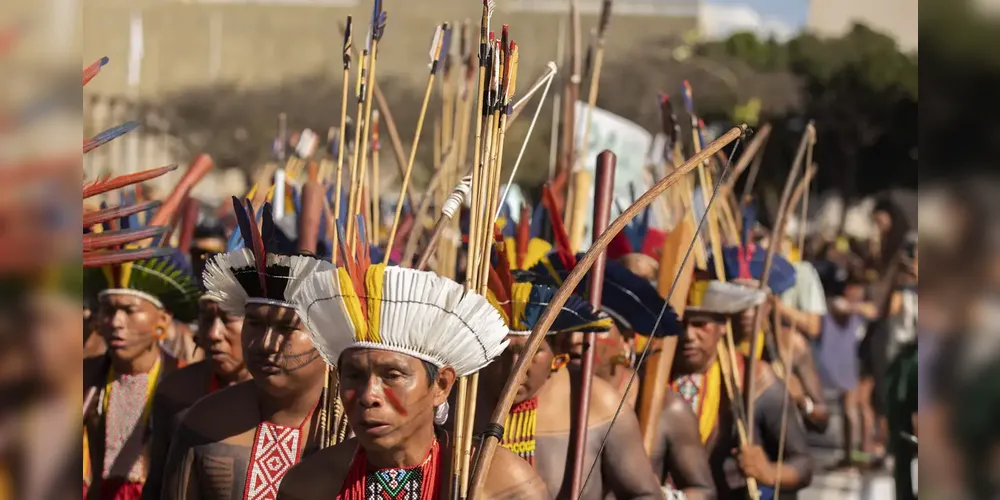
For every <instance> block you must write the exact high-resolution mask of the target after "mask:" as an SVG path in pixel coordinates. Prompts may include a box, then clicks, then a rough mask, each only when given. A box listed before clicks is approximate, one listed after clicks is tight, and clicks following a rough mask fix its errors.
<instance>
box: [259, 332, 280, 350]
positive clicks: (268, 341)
mask: <svg viewBox="0 0 1000 500" xmlns="http://www.w3.org/2000/svg"><path fill="white" fill-rule="evenodd" d="M265 328H266V329H265V330H264V335H262V336H261V339H260V341H261V346H260V347H261V349H260V350H261V351H262V352H264V353H267V354H277V353H278V352H280V351H281V334H279V333H278V332H276V331H275V330H274V328H271V327H270V326H267V327H265Z"/></svg>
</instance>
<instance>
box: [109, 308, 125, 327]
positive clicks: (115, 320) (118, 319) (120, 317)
mask: <svg viewBox="0 0 1000 500" xmlns="http://www.w3.org/2000/svg"><path fill="white" fill-rule="evenodd" d="M127 322H128V314H127V313H126V312H125V310H124V309H116V310H115V312H114V313H113V314H112V315H111V326H112V327H114V328H115V329H116V330H121V329H124V328H125V324H126V323H127Z"/></svg>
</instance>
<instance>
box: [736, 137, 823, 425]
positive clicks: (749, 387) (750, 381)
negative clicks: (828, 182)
mask: <svg viewBox="0 0 1000 500" xmlns="http://www.w3.org/2000/svg"><path fill="white" fill-rule="evenodd" d="M815 140H816V128H815V125H813V122H812V121H810V122H809V124H807V125H806V130H805V133H803V134H802V140H801V141H799V150H798V152H797V153H796V154H795V162H794V163H793V164H792V168H791V170H790V171H789V172H788V177H787V178H786V179H785V187H784V190H783V191H782V193H781V202H780V203H779V204H778V216H777V220H776V221H775V224H774V230H773V231H772V233H771V244H770V245H769V246H768V247H767V254H765V257H764V270H763V273H762V274H761V277H760V280H759V283H760V287H759V289H760V290H765V289H766V287H767V282H768V278H770V274H771V265H772V264H773V263H774V252H775V251H777V249H778V246H780V244H781V241H780V240H776V239H775V238H780V235H781V234H784V227H785V219H786V215H787V212H788V206H789V205H788V202H789V200H790V199H791V196H792V189H793V188H794V187H795V180H796V177H798V173H799V170H801V168H802V163H803V160H805V154H806V147H807V146H808V145H809V143H810V142H812V141H815ZM745 243H748V242H745ZM760 311H761V308H760V307H757V308H755V309H754V315H753V330H751V332H750V334H749V335H750V336H751V337H750V338H751V340H750V359H749V361H747V365H746V373H745V375H744V378H745V380H746V391H745V392H744V396H745V397H746V402H745V407H746V409H747V433H748V434H747V441H748V443H747V444H750V445H752V444H753V431H754V412H753V410H754V397H753V394H754V386H755V385H756V384H755V382H756V381H755V380H754V379H755V377H754V376H753V374H754V373H756V371H755V370H756V368H757V357H756V356H754V353H756V352H757V349H758V347H759V346H760V337H759V336H758V335H757V332H758V331H760V327H761V322H762V321H763V315H762V314H760Z"/></svg>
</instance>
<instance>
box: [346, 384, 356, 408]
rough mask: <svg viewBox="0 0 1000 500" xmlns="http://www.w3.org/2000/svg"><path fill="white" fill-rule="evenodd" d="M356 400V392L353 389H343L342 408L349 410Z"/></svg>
mask: <svg viewBox="0 0 1000 500" xmlns="http://www.w3.org/2000/svg"><path fill="white" fill-rule="evenodd" d="M357 401H358V393H357V391H355V390H354V389H348V390H346V391H344V409H346V410H347V411H350V410H351V409H352V408H354V404H355V403H357Z"/></svg>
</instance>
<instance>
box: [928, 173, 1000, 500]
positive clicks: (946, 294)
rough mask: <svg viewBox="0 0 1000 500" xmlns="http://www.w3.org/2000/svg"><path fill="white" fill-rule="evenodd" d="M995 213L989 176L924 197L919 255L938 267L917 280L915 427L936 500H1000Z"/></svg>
mask: <svg viewBox="0 0 1000 500" xmlns="http://www.w3.org/2000/svg"><path fill="white" fill-rule="evenodd" d="M997 213H1000V182H998V180H997V179H996V178H993V177H986V176H970V177H968V178H965V179H962V180H960V181H957V182H955V183H953V184H947V185H938V186H935V187H931V188H929V189H926V190H924V191H922V192H921V194H920V214H919V218H920V221H921V224H920V253H922V254H923V255H924V256H925V257H927V258H928V260H929V262H933V263H934V265H933V266H931V267H929V268H927V269H926V270H925V272H924V274H923V275H922V276H921V294H920V309H921V314H920V315H919V316H918V332H917V335H918V342H919V344H920V347H919V349H918V353H917V356H918V366H919V373H918V377H919V382H918V384H917V386H918V387H917V388H918V415H919V416H918V417H917V418H916V420H917V421H918V422H914V423H915V424H918V425H915V426H914V427H915V430H916V429H919V433H920V438H921V440H922V442H923V444H924V446H923V449H924V450H925V453H923V454H921V457H920V458H921V464H920V466H921V467H920V468H921V471H922V472H923V474H922V477H921V478H920V483H921V486H922V489H923V490H924V492H925V494H930V495H934V496H936V497H940V498H947V497H963V496H967V495H970V494H975V497H976V498H995V497H996V496H997V495H998V494H1000V489H998V488H997V487H996V485H997V482H996V479H995V476H996V471H997V470H998V468H997V465H996V460H995V457H996V456H997V451H996V450H997V442H998V439H997V430H998V429H1000V426H998V425H997V422H1000V408H997V406H996V403H997V402H998V401H1000V392H998V390H997V381H998V380H1000V373H997V367H998V366H1000V350H998V349H997V348H996V346H995V342H996V340H997V339H1000V334H998V333H997V331H996V325H997V324H998V315H997V313H996V312H995V311H996V309H997V305H996V303H995V302H996V300H995V297H996V293H995V291H994V290H996V289H997V284H998V283H1000V279H998V275H997V273H996V270H997V269H1000V266H998V264H1000V259H998V258H997V256H998V255H1000V253H998V249H1000V238H998V237H997V236H998V235H1000V227H998V224H997V222H1000V221H998V220H997V219H996V217H995V215H996V214H997ZM984 313H986V314H984ZM991 476H993V479H992V480H991ZM991 481H992V485H991Z"/></svg>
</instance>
